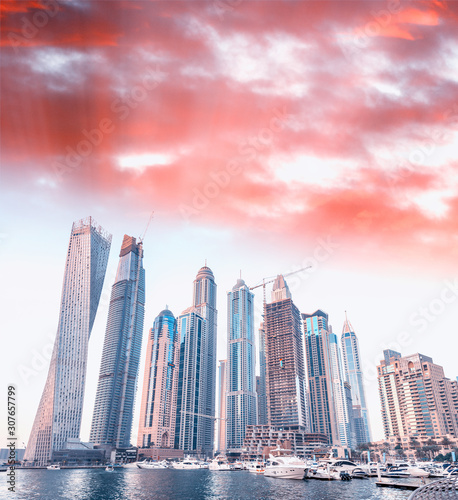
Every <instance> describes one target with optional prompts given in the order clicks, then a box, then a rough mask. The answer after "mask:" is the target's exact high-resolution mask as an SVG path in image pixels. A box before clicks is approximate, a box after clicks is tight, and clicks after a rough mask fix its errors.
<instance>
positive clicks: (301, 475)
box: [264, 454, 308, 479]
mask: <svg viewBox="0 0 458 500" xmlns="http://www.w3.org/2000/svg"><path fill="white" fill-rule="evenodd" d="M307 472H308V466H307V464H306V463H305V462H304V461H303V460H301V459H299V458H297V457H294V456H291V455H281V456H274V455H272V454H270V456H269V461H268V462H267V464H266V467H265V470H264V476H266V477H283V478H285V479H305V478H306V477H307Z"/></svg>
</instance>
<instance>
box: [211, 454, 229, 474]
mask: <svg viewBox="0 0 458 500" xmlns="http://www.w3.org/2000/svg"><path fill="white" fill-rule="evenodd" d="M208 468H209V470H213V471H228V470H235V469H234V466H233V465H232V464H230V463H229V462H228V460H227V457H226V456H225V455H218V456H217V457H215V458H214V459H213V460H212V461H211V462H210V464H209V466H208Z"/></svg>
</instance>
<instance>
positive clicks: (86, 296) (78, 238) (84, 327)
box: [24, 217, 111, 465]
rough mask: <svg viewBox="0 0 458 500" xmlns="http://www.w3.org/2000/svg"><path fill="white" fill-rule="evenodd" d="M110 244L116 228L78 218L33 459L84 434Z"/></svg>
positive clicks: (31, 447) (29, 455)
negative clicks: (92, 343) (89, 367)
mask: <svg viewBox="0 0 458 500" xmlns="http://www.w3.org/2000/svg"><path fill="white" fill-rule="evenodd" d="M110 246H111V234H109V233H107V232H106V231H105V230H104V229H102V227H100V226H98V225H97V223H96V222H95V221H94V219H93V218H92V217H88V218H86V219H82V220H80V221H77V222H74V223H73V226H72V231H71V235H70V243H69V246H68V252H67V260H66V264H65V274H64V282H63V287H62V298H61V307H60V314H59V324H58V327H57V334H56V340H55V342H54V348H53V352H52V356H51V364H50V367H49V372H48V377H47V379H46V385H45V388H44V390H43V395H42V396H41V400H40V404H39V407H38V411H37V414H36V416H35V421H34V423H33V427H32V432H31V434H30V438H29V442H28V445H27V449H26V452H25V456H24V460H26V461H27V462H33V463H35V464H36V465H42V464H45V463H47V462H48V461H50V460H51V458H52V452H53V451H57V450H60V449H62V448H63V447H64V445H65V443H66V441H67V440H68V439H70V438H78V437H79V433H80V427H81V416H82V410H83V398H84V385H85V376H86V363H87V352H88V343H89V337H90V335H91V331H92V326H93V324H94V320H95V315H96V312H97V308H98V305H99V300H100V294H101V292H102V287H103V281H104V279H105V272H106V267H107V263H108V255H109V252H110Z"/></svg>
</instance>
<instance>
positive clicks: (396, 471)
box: [381, 465, 410, 478]
mask: <svg viewBox="0 0 458 500" xmlns="http://www.w3.org/2000/svg"><path fill="white" fill-rule="evenodd" d="M381 476H382V477H394V478H406V477H410V472H408V471H407V467H405V466H398V465H393V466H392V467H390V468H389V469H388V470H387V471H385V472H382V474H381Z"/></svg>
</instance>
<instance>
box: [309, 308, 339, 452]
mask: <svg viewBox="0 0 458 500" xmlns="http://www.w3.org/2000/svg"><path fill="white" fill-rule="evenodd" d="M302 320H303V322H304V331H305V357H306V364H307V377H308V384H309V398H310V425H311V430H312V432H316V433H319V434H326V435H327V436H328V439H329V444H339V442H340V438H339V435H338V432H337V427H336V416H335V415H336V412H335V407H334V395H333V383H332V374H331V366H330V355H329V338H328V337H329V326H328V315H327V314H326V313H325V312H323V311H321V310H320V309H318V310H317V311H315V312H314V313H313V314H302Z"/></svg>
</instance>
